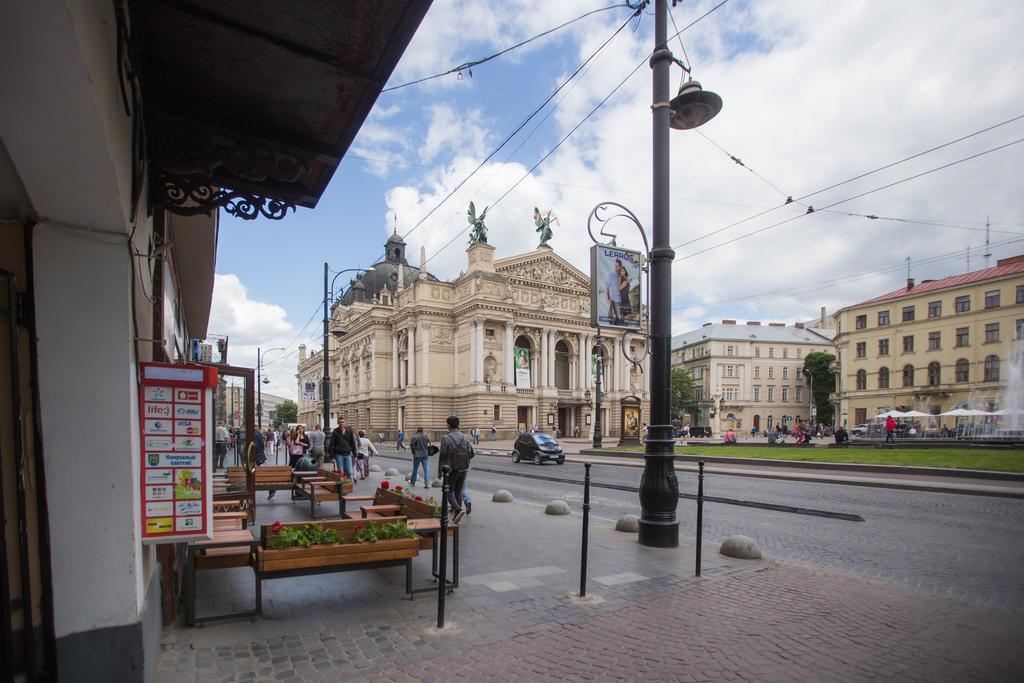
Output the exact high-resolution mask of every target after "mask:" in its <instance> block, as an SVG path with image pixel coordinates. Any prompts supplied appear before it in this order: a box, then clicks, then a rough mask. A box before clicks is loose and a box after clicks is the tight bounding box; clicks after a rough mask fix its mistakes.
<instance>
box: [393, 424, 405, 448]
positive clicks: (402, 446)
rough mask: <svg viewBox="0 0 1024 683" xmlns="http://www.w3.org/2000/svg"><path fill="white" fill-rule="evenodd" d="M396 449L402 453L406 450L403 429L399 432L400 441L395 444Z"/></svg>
mask: <svg viewBox="0 0 1024 683" xmlns="http://www.w3.org/2000/svg"><path fill="white" fill-rule="evenodd" d="M395 448H397V449H398V450H400V451H402V450H405V432H403V431H402V430H401V429H399V430H398V439H397V440H396V442H395Z"/></svg>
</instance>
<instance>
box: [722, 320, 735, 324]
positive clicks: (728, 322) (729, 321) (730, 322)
mask: <svg viewBox="0 0 1024 683" xmlns="http://www.w3.org/2000/svg"><path fill="white" fill-rule="evenodd" d="M722 324H723V325H735V324H736V321H735V320H723V321H722Z"/></svg>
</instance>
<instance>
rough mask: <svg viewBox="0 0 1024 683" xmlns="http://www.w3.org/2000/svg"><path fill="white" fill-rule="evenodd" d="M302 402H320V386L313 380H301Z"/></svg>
mask: <svg viewBox="0 0 1024 683" xmlns="http://www.w3.org/2000/svg"><path fill="white" fill-rule="evenodd" d="M302 400H303V401H319V400H320V384H319V383H318V382H317V380H315V379H313V378H308V379H304V380H302Z"/></svg>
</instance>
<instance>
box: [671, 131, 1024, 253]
mask: <svg viewBox="0 0 1024 683" xmlns="http://www.w3.org/2000/svg"><path fill="white" fill-rule="evenodd" d="M1021 142H1024V138H1018V139H1017V140H1014V141H1012V142H1007V143H1005V144H1002V145H999V146H997V147H993V148H991V149H987V150H985V151H983V152H978V153H977V154H972V155H970V156H967V157H963V158H961V159H957V160H956V161H951V162H949V163H947V164H942V165H941V166H936V167H935V168H931V169H928V170H927V171H922V172H921V173H915V174H914V175H912V176H909V177H907V178H901V179H900V180H896V181H893V182H891V183H886V184H885V185H881V186H879V187H876V188H874V189H872V190H867V191H865V192H860V193H858V194H855V195H853V196H851V197H847V198H845V199H840V200H839V201H835V202H832V203H831V204H827V205H825V206H823V207H821V208H820V209H814V208H813V207H808V209H807V211H805V212H804V213H800V214H797V215H796V216H792V217H790V218H786V219H784V220H781V221H778V222H776V223H772V224H771V225H767V226H765V227H763V228H759V229H757V230H753V231H751V232H748V233H744V234H743V235H740V236H738V237H734V238H732V239H729V240H726V241H724V242H719V243H718V244H715V245H713V246H710V247H707V248H705V249H701V250H700V251H695V252H693V253H691V254H687V255H685V256H679V257H677V258H676V259H675V261H685V260H687V259H691V258H693V257H694V256H699V255H700V254H706V253H707V252H709V251H712V250H714V249H718V248H719V247H724V246H726V245H727V244H733V243H734V242H738V241H739V240H742V239H746V238H747V237H752V236H754V235H758V234H760V233H762V232H765V231H767V230H772V229H773V228H777V227H779V226H780V225H785V224H786V223H791V222H793V221H795V220H799V219H800V218H803V217H805V216H809V215H811V214H812V213H816V212H818V211H821V210H824V209H831V208H832V207H834V206H839V205H840V204H845V203H846V202H851V201H853V200H855V199H860V198H861V197H866V196H867V195H869V194H873V193H875V192H880V191H882V190H887V189H889V188H891V187H895V186H897V185H902V184H903V183H906V182H909V181H911V180H916V179H918V178H921V177H923V176H926V175H929V174H931V173H935V172H937V171H942V170H945V169H947V168H950V167H952V166H956V165H958V164H962V163H964V162H967V161H971V160H972V159H977V158H979V157H982V156H985V155H987V154H992V153H993V152H998V151H999V150H1002V149H1005V148H1007V147H1010V146H1012V145H1016V144H1019V143H1021ZM823 191H824V190H819V191H818V192H815V193H813V194H818V193H820V192H823ZM808 196H810V195H804V197H808ZM691 241H695V240H691Z"/></svg>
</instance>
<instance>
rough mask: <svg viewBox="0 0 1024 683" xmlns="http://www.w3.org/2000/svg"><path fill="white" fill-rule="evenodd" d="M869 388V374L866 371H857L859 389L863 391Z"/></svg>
mask: <svg viewBox="0 0 1024 683" xmlns="http://www.w3.org/2000/svg"><path fill="white" fill-rule="evenodd" d="M867 388H868V373H867V372H866V371H864V370H858V371H857V389H859V390H863V389H867Z"/></svg>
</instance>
